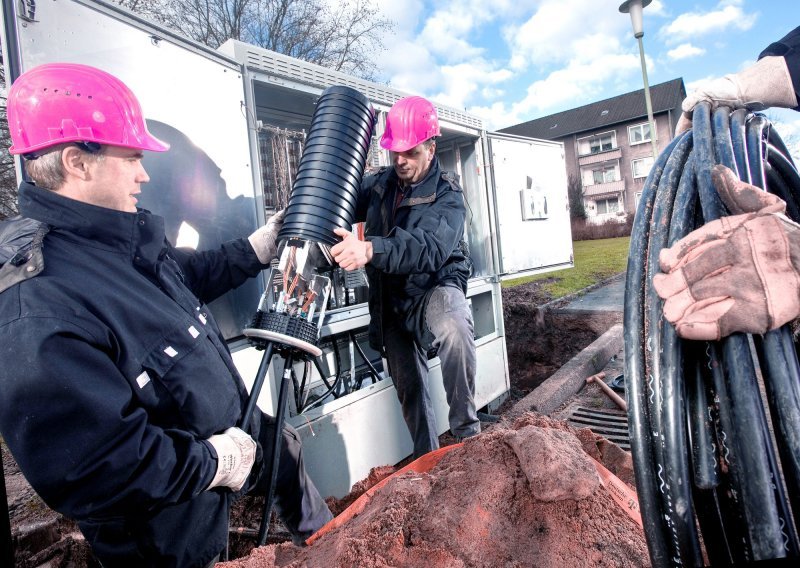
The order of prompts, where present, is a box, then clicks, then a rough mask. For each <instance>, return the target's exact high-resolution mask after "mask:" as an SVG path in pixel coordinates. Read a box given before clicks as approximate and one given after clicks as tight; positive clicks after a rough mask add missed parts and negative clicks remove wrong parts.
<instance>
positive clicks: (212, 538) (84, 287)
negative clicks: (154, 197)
mask: <svg viewBox="0 0 800 568" xmlns="http://www.w3.org/2000/svg"><path fill="white" fill-rule="evenodd" d="M19 204H20V212H21V214H22V216H23V217H26V218H28V219H33V220H37V221H40V222H43V223H46V224H47V225H48V226H49V231H47V233H46V235H45V237H44V240H43V242H42V249H41V253H42V257H43V260H44V267H43V269H42V270H41V272H40V273H39V274H37V275H36V276H35V277H33V278H30V279H26V280H24V281H22V282H19V283H16V284H14V285H12V286H10V287H8V288H7V289H5V291H3V292H2V293H0V361H2V364H0V430H1V431H2V435H3V438H4V439H5V440H6V442H7V443H8V446H9V448H10V450H11V453H12V454H13V456H14V457H15V458H16V460H17V462H18V463H19V466H20V468H21V470H22V472H23V474H24V475H25V477H26V478H27V479H28V481H29V482H30V483H31V485H32V486H33V488H34V489H35V490H36V492H37V493H38V494H39V495H41V496H42V498H43V499H44V500H45V502H46V503H47V504H48V505H49V506H50V507H52V508H53V509H55V510H56V511H59V512H61V513H63V514H64V515H66V516H69V517H71V518H74V519H76V520H78V522H79V525H80V528H81V530H82V532H83V533H84V535H85V536H86V538H87V540H88V541H89V542H90V543H91V545H92V546H93V548H94V552H95V554H96V555H97V556H98V557H99V558H100V560H101V562H103V564H104V565H105V566H108V567H113V566H203V565H205V564H206V563H208V562H209V561H210V560H211V559H212V558H213V557H214V556H215V555H216V554H217V553H219V552H220V550H221V549H222V548H223V546H224V545H225V542H226V540H225V539H226V535H227V530H228V510H229V506H230V503H231V499H232V497H233V494H232V493H231V492H230V491H229V490H227V489H224V488H221V489H215V490H212V491H205V488H206V487H207V486H208V485H209V484H210V482H211V480H212V478H213V477H214V474H215V471H216V456H215V454H214V453H213V449H212V448H211V446H210V445H209V444H208V443H207V442H204V440H205V439H207V438H208V437H209V436H211V435H212V434H215V433H219V432H222V431H223V430H225V429H226V428H228V427H230V426H235V425H236V424H237V422H238V421H239V418H240V415H241V412H242V410H243V408H244V406H245V404H246V397H247V391H246V389H245V386H244V384H243V382H242V379H241V377H240V376H239V374H238V372H237V370H236V368H235V367H234V364H233V361H232V359H231V355H230V352H229V350H228V348H227V346H226V344H225V342H224V340H223V338H222V335H221V334H220V332H219V329H218V328H217V325H216V323H215V322H214V318H213V317H212V316H211V313H210V312H209V310H208V308H207V306H206V304H207V303H208V302H210V301H211V300H213V299H215V298H217V297H218V296H220V295H221V294H223V293H225V292H226V291H228V290H230V289H232V288H234V287H236V286H238V285H240V284H241V283H243V282H244V281H245V280H246V279H247V278H250V277H252V276H255V275H257V274H258V273H259V271H260V270H261V269H262V268H264V266H262V265H261V264H260V263H259V261H258V259H257V257H256V254H255V252H254V251H253V250H252V247H251V246H250V244H249V242H248V241H247V239H246V238H244V239H241V240H237V241H232V242H230V243H227V244H224V245H223V246H222V247H221V248H220V249H219V250H216V251H210V252H198V253H194V252H192V253H188V252H184V251H179V250H177V249H175V248H174V247H172V246H171V245H170V244H169V243H168V242H167V241H166V239H165V235H164V222H163V220H162V219H161V218H160V217H158V216H155V215H152V214H150V213H149V212H146V211H139V212H137V213H125V212H119V211H114V210H110V209H105V208H102V207H96V206H93V205H89V204H85V203H81V202H78V201H75V200H71V199H68V198H65V197H63V196H60V195H58V194H55V193H53V192H50V191H47V190H43V189H40V188H37V187H34V186H32V185H29V184H23V185H22V187H21V188H20V195H19ZM0 247H2V244H1V243H0ZM252 422H254V423H255V424H254V428H257V427H258V423H259V421H258V420H254V421H252ZM254 434H255V435H254V437H257V433H254Z"/></svg>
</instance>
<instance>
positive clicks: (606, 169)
mask: <svg viewBox="0 0 800 568" xmlns="http://www.w3.org/2000/svg"><path fill="white" fill-rule="evenodd" d="M592 181H593V182H594V183H595V184H598V183H611V182H612V181H617V167H616V166H600V167H599V168H597V169H594V170H592Z"/></svg>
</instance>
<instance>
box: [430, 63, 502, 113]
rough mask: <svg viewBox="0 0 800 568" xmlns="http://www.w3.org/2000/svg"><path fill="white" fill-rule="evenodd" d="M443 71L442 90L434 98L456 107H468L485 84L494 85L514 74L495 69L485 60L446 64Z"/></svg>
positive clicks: (442, 68)
mask: <svg viewBox="0 0 800 568" xmlns="http://www.w3.org/2000/svg"><path fill="white" fill-rule="evenodd" d="M441 72H442V79H443V85H442V90H441V91H440V92H439V93H437V94H435V95H433V97H432V98H434V99H436V101H437V102H441V103H443V104H446V105H449V106H452V107H455V108H466V107H467V105H468V102H469V100H470V97H471V95H473V94H475V93H478V92H480V91H481V89H482V87H483V86H485V85H490V86H492V87H494V86H496V85H497V84H498V83H502V82H503V81H506V80H508V79H509V78H510V77H511V76H512V73H511V71H509V70H507V69H493V68H492V66H491V65H490V64H488V63H486V62H483V61H473V62H470V63H460V64H457V65H444V66H442V67H441Z"/></svg>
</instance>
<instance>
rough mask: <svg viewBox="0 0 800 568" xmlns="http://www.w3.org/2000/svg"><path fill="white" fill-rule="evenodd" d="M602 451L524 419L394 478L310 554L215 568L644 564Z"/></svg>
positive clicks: (270, 554)
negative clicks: (611, 488)
mask: <svg viewBox="0 0 800 568" xmlns="http://www.w3.org/2000/svg"><path fill="white" fill-rule="evenodd" d="M603 445H607V444H602V443H598V439H597V437H596V436H594V435H592V434H591V433H590V432H588V431H584V432H582V433H581V434H580V435H578V434H577V433H576V431H575V430H573V429H572V428H571V427H570V426H568V425H567V424H566V423H564V422H561V421H557V420H553V419H550V418H547V417H545V416H541V415H536V414H532V413H531V414H526V415H524V416H522V417H521V418H520V419H518V420H517V421H516V422H515V423H514V424H513V425H511V426H510V427H505V426H498V427H495V428H493V429H492V430H491V431H489V432H486V433H485V434H483V435H482V436H479V437H476V438H471V439H468V440H466V442H465V443H464V445H463V446H461V447H457V448H455V449H454V450H452V451H450V452H449V453H447V454H446V455H445V456H444V458H442V460H441V462H439V464H438V465H436V466H435V467H434V468H433V469H431V470H430V471H428V472H426V473H414V472H410V473H405V474H401V475H399V476H396V477H393V478H391V479H390V480H389V481H388V483H387V484H386V485H385V486H384V487H382V488H381V489H380V490H379V491H377V492H376V493H375V494H374V495H373V496H372V498H371V501H370V502H369V504H368V505H367V506H366V508H365V509H364V510H363V511H362V512H361V513H360V514H358V515H357V516H355V517H353V518H352V519H351V520H350V521H349V522H347V523H346V524H344V525H343V526H341V527H339V528H337V529H333V530H332V531H331V532H328V533H327V534H324V535H322V536H321V537H320V538H319V539H318V540H317V541H316V542H315V543H313V545H312V546H309V547H305V548H298V547H295V546H293V545H291V544H289V543H283V544H278V545H269V546H265V547H261V548H257V549H255V550H254V551H253V552H252V553H251V554H250V555H249V556H247V557H246V558H241V559H238V560H234V561H231V562H224V563H220V564H218V565H217V566H218V568H268V567H269V568H271V567H287V568H288V567H296V568H299V567H305V566H332V567H342V568H344V567H348V568H349V567H352V566H359V567H361V568H377V567H390V566H392V567H409V568H411V567H417V566H427V567H428V568H456V567H459V568H461V567H470V566H475V567H495V566H505V567H514V568H522V567H553V568H556V567H558V568H560V567H562V566H620V567H635V566H648V565H649V561H648V555H647V546H646V542H645V539H644V533H643V532H642V530H641V528H640V527H639V526H638V525H637V524H636V523H635V522H634V521H633V520H632V519H631V518H630V517H629V516H628V515H627V513H626V512H624V511H623V509H622V508H621V507H620V506H619V505H618V504H617V503H616V502H615V501H614V500H613V499H612V498H611V496H610V494H609V492H608V491H607V490H606V489H605V487H604V486H603V485H602V483H601V481H600V478H599V477H598V474H597V472H596V469H595V466H594V464H593V462H592V461H591V460H590V459H589V458H588V456H587V454H592V455H594V456H595V458H596V459H598V460H600V461H604V462H605V463H607V464H608V467H609V469H612V468H613V469H616V470H617V471H619V472H620V474H621V475H618V477H620V478H624V477H628V478H629V477H630V475H631V467H630V459H629V458H627V459H626V457H627V454H625V453H624V452H621V451H620V452H610V453H609V457H608V459H604V458H605V456H604V455H603V454H601V453H600V451H599V448H600V447H602V446H603ZM611 455H613V456H614V457H613V458H612V457H611ZM623 470H624V473H623Z"/></svg>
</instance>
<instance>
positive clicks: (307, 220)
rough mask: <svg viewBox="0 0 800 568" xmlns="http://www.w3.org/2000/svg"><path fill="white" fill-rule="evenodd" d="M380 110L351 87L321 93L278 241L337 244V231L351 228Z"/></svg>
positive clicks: (330, 88) (329, 89)
mask: <svg viewBox="0 0 800 568" xmlns="http://www.w3.org/2000/svg"><path fill="white" fill-rule="evenodd" d="M375 118H376V112H375V109H374V108H373V106H372V104H371V103H370V102H369V99H367V97H365V96H364V95H362V94H361V93H359V92H358V91H356V90H355V89H351V88H350V87H345V86H341V85H337V86H333V87H328V88H327V89H325V90H324V91H323V92H322V94H321V95H320V97H319V99H318V101H317V106H316V108H315V110H314V114H313V115H312V117H311V126H310V128H309V134H308V137H307V139H306V143H305V148H304V150H303V155H302V156H301V157H300V162H299V164H298V166H297V176H296V178H295V182H294V184H293V186H292V194H291V195H290V196H289V205H288V206H287V207H286V216H285V218H284V222H283V227H282V228H281V231H280V233H279V234H278V240H279V241H283V240H285V239H290V238H299V239H304V240H311V241H314V242H319V243H324V244H328V245H333V244H336V242H338V240H339V239H338V237H336V235H334V233H333V230H334V229H335V228H337V227H341V228H345V229H348V230H349V229H350V226H351V225H352V224H353V221H354V219H355V206H356V202H357V197H358V189H359V185H360V181H361V177H362V176H363V174H364V168H365V167H366V163H367V157H368V156H369V146H370V142H371V140H372V133H373V130H374V128H375Z"/></svg>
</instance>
